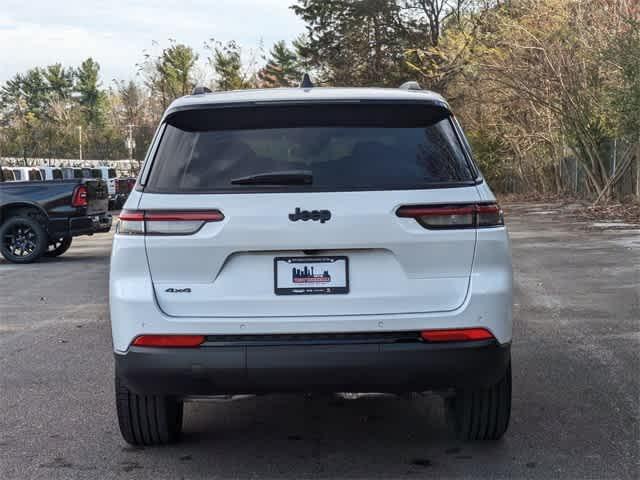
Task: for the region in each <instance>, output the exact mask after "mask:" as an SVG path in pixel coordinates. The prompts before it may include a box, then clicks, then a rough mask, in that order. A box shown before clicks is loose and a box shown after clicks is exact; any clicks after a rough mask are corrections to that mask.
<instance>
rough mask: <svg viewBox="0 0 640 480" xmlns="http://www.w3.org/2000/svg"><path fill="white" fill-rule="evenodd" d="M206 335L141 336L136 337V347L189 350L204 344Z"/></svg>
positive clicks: (134, 343) (134, 342)
mask: <svg viewBox="0 0 640 480" xmlns="http://www.w3.org/2000/svg"><path fill="white" fill-rule="evenodd" d="M204 340H205V336H204V335H141V336H139V337H136V339H135V340H134V341H133V345H134V346H136V347H164V348H188V347H199V346H200V345H201V344H202V343H204Z"/></svg>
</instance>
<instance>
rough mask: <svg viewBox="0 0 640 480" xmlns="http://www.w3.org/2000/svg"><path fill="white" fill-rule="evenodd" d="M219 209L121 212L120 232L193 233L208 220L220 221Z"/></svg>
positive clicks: (221, 218)
mask: <svg viewBox="0 0 640 480" xmlns="http://www.w3.org/2000/svg"><path fill="white" fill-rule="evenodd" d="M222 220H224V215H223V214H222V212H220V211H219V210H208V211H199V210H194V211H187V212H182V211H181V212H177V211H176V212H174V211H154V210H147V211H132V210H124V211H123V212H122V213H121V214H120V223H119V225H118V233H122V234H127V235H145V234H146V235H191V234H193V233H196V232H197V231H198V230H200V229H201V228H202V226H203V225H204V224H205V223H207V222H220V221H222Z"/></svg>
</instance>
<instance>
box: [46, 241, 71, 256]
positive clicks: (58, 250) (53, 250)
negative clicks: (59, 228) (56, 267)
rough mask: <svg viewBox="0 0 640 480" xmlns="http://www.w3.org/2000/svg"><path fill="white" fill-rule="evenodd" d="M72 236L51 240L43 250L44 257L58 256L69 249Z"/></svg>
mask: <svg viewBox="0 0 640 480" xmlns="http://www.w3.org/2000/svg"><path fill="white" fill-rule="evenodd" d="M72 241H73V237H60V238H58V239H57V240H55V241H53V242H51V243H50V244H49V246H48V248H47V251H46V252H44V256H45V257H59V256H60V255H62V254H63V253H64V252H66V251H67V250H69V247H70V246H71V242H72Z"/></svg>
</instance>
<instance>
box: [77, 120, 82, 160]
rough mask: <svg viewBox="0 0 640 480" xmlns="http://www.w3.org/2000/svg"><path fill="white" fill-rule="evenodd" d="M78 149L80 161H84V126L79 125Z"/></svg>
mask: <svg viewBox="0 0 640 480" xmlns="http://www.w3.org/2000/svg"><path fill="white" fill-rule="evenodd" d="M78 147H79V148H78V153H79V155H80V161H82V125H78Z"/></svg>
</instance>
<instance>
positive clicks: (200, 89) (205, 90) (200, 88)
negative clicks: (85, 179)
mask: <svg viewBox="0 0 640 480" xmlns="http://www.w3.org/2000/svg"><path fill="white" fill-rule="evenodd" d="M205 93H211V89H210V88H207V87H205V86H204V85H198V86H197V87H195V88H194V89H193V91H192V92H191V95H204V94H205Z"/></svg>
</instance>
